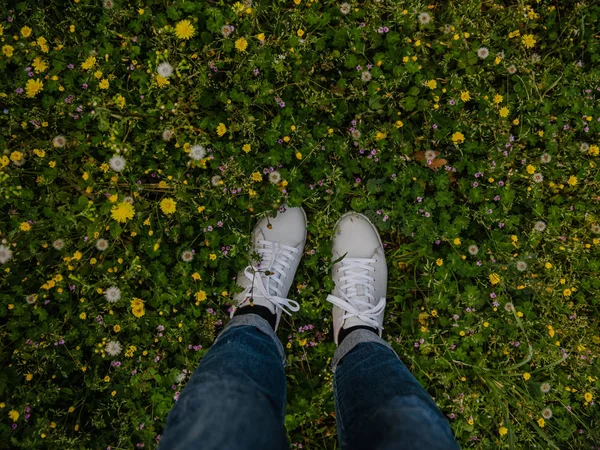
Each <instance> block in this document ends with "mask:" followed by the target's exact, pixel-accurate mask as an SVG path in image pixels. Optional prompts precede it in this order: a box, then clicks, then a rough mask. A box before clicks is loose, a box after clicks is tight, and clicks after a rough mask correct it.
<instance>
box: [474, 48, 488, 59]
mask: <svg viewBox="0 0 600 450" xmlns="http://www.w3.org/2000/svg"><path fill="white" fill-rule="evenodd" d="M477 56H479V57H480V58H481V59H485V58H487V57H488V56H490V51H489V50H488V49H487V47H481V48H480V49H479V50H477Z"/></svg>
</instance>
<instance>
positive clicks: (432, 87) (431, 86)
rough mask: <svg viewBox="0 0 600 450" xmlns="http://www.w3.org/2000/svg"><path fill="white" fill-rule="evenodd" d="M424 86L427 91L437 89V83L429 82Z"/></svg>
mask: <svg viewBox="0 0 600 450" xmlns="http://www.w3.org/2000/svg"><path fill="white" fill-rule="evenodd" d="M425 86H427V87H428V88H429V89H435V88H436V87H437V81H435V80H429V81H428V82H427V83H425Z"/></svg>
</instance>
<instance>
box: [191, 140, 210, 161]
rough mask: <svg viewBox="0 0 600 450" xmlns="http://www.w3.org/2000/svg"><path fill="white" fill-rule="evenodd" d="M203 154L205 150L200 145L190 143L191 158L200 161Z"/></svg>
mask: <svg viewBox="0 0 600 450" xmlns="http://www.w3.org/2000/svg"><path fill="white" fill-rule="evenodd" d="M205 155H206V150H205V148H204V147H203V146H202V145H200V144H196V145H192V148H191V149H190V158H192V159H193V160H194V161H200V160H201V159H202V158H204V156H205Z"/></svg>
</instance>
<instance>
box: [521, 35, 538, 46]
mask: <svg viewBox="0 0 600 450" xmlns="http://www.w3.org/2000/svg"><path fill="white" fill-rule="evenodd" d="M521 42H523V45H524V46H525V47H527V48H533V47H534V46H535V43H536V42H537V41H536V40H535V37H534V36H533V34H524V35H523V37H522V38H521Z"/></svg>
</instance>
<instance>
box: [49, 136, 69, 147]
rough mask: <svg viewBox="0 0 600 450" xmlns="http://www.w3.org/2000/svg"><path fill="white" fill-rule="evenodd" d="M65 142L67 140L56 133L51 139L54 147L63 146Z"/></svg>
mask: <svg viewBox="0 0 600 450" xmlns="http://www.w3.org/2000/svg"><path fill="white" fill-rule="evenodd" d="M66 144H67V140H66V139H65V137H64V136H60V135H58V136H56V137H55V138H54V139H52V145H54V146H55V147H64V146H65V145H66Z"/></svg>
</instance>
